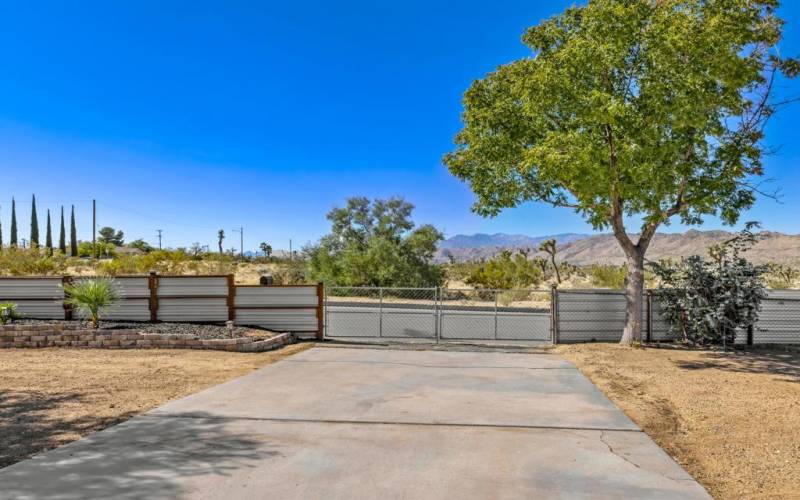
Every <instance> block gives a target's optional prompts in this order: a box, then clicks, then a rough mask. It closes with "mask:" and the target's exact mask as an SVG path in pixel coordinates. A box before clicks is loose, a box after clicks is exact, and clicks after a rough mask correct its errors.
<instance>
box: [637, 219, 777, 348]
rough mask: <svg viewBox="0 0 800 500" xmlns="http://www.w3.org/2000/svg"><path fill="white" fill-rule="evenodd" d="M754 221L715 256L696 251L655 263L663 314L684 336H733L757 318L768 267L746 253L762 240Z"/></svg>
mask: <svg viewBox="0 0 800 500" xmlns="http://www.w3.org/2000/svg"><path fill="white" fill-rule="evenodd" d="M751 227H752V226H751V225H749V224H748V226H747V227H746V228H745V230H743V231H742V232H741V233H739V234H738V235H737V236H735V237H734V238H732V239H731V240H729V241H727V242H725V243H723V244H721V245H717V246H715V247H714V248H713V249H711V250H710V253H711V255H712V257H713V260H711V261H708V260H704V259H703V258H701V257H700V256H697V255H694V256H691V257H687V258H685V259H682V260H681V261H678V262H669V261H666V262H662V263H655V264H651V267H652V268H653V271H654V273H655V274H656V276H658V278H660V281H661V283H660V285H659V287H658V289H657V290H656V294H655V297H656V299H657V300H659V301H660V303H661V308H662V315H663V316H664V317H665V318H666V320H667V321H668V322H669V324H670V328H671V330H672V331H673V333H675V334H676V335H678V336H680V337H681V338H682V339H683V340H686V341H690V342H692V343H699V344H710V343H720V342H732V341H733V340H734V338H735V337H734V336H735V332H736V330H739V329H741V330H747V329H748V328H750V327H752V326H753V325H754V324H755V322H756V321H757V319H758V313H759V310H760V308H761V300H762V299H763V298H764V297H765V296H766V289H765V287H764V282H763V279H762V275H763V274H764V272H765V271H766V267H764V266H755V265H753V264H752V263H750V262H748V261H747V260H746V259H745V258H744V257H742V256H741V253H742V252H744V251H745V250H747V249H748V248H750V246H752V245H753V244H754V243H755V241H756V239H755V236H754V235H753V233H752V232H750V228H751Z"/></svg>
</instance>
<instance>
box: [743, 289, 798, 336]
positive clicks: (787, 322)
mask: <svg viewBox="0 0 800 500" xmlns="http://www.w3.org/2000/svg"><path fill="white" fill-rule="evenodd" d="M794 297H798V295H797V294H791V293H786V292H784V291H781V292H771V293H770V294H769V297H768V298H767V299H765V300H763V301H762V302H761V312H760V313H759V315H758V322H757V323H756V327H755V329H754V330H753V343H754V344H800V297H798V298H794Z"/></svg>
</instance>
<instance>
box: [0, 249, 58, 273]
mask: <svg viewBox="0 0 800 500" xmlns="http://www.w3.org/2000/svg"><path fill="white" fill-rule="evenodd" d="M69 261H70V259H69V258H67V257H66V256H64V255H63V254H62V253H60V252H56V253H54V254H53V255H51V256H48V255H46V253H45V252H44V251H43V250H40V249H36V248H13V247H11V248H4V249H3V252H2V253H0V274H3V275H7V276H8V275H10V276H28V275H52V274H64V273H65V272H66V269H67V266H68V265H69Z"/></svg>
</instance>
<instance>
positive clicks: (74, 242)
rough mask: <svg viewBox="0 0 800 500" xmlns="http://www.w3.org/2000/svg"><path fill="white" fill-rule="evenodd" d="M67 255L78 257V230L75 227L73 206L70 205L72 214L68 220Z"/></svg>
mask: <svg viewBox="0 0 800 500" xmlns="http://www.w3.org/2000/svg"><path fill="white" fill-rule="evenodd" d="M69 254H70V256H72V257H77V256H78V229H77V228H76V226H75V205H72V214H71V215H70V218H69Z"/></svg>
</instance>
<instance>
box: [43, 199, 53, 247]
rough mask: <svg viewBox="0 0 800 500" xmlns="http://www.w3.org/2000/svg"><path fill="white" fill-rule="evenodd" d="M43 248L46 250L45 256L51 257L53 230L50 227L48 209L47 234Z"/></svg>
mask: <svg viewBox="0 0 800 500" xmlns="http://www.w3.org/2000/svg"><path fill="white" fill-rule="evenodd" d="M44 247H45V248H46V249H47V255H53V228H52V227H50V209H49V208H48V209H47V233H46V234H45V237H44Z"/></svg>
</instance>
